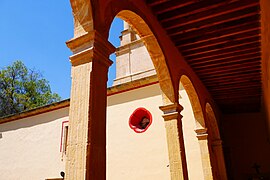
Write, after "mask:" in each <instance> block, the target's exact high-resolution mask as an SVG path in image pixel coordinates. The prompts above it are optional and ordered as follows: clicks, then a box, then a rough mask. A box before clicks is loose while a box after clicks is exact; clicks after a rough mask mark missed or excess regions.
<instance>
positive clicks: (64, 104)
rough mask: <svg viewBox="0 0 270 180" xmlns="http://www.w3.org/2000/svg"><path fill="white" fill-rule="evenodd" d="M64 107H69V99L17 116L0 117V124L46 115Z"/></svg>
mask: <svg viewBox="0 0 270 180" xmlns="http://www.w3.org/2000/svg"><path fill="white" fill-rule="evenodd" d="M65 107H69V99H67V100H64V101H60V102H56V103H53V104H49V105H46V106H42V107H38V108H35V109H30V110H27V111H24V112H21V113H18V114H12V115H9V116H5V117H1V118H0V124H2V123H6V122H10V121H15V120H17V119H22V118H27V117H30V116H36V115H38V114H42V113H46V112H50V111H55V110H57V109H61V108H65Z"/></svg>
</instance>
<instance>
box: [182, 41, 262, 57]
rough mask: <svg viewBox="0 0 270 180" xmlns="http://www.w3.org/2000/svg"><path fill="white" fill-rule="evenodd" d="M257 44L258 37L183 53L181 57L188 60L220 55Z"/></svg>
mask: <svg viewBox="0 0 270 180" xmlns="http://www.w3.org/2000/svg"><path fill="white" fill-rule="evenodd" d="M258 42H260V40H259V37H255V38H247V39H244V40H242V41H239V42H229V43H226V44H223V45H219V46H215V47H212V48H205V49H202V50H200V51H199V50H197V51H191V52H183V53H182V54H183V56H184V57H185V58H189V57H191V58H192V57H194V56H200V55H202V56H204V55H205V54H209V53H212V54H215V53H220V52H227V51H230V50H231V51H234V49H236V50H237V49H238V48H242V47H246V46H247V45H251V46H252V45H253V44H257V43H258ZM220 54H221V53H220Z"/></svg>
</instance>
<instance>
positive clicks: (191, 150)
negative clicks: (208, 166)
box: [179, 75, 205, 179]
mask: <svg viewBox="0 0 270 180" xmlns="http://www.w3.org/2000/svg"><path fill="white" fill-rule="evenodd" d="M179 104H180V105H181V106H183V110H182V112H181V115H182V116H183V117H182V124H183V134H184V144H185V152H186V160H187V167H188V176H189V179H201V178H202V177H204V171H203V162H202V161H203V160H202V154H201V147H200V144H199V143H198V138H197V137H196V136H197V133H196V132H195V130H196V129H200V130H202V129H204V127H205V124H204V119H203V114H202V108H201V106H200V102H199V99H198V96H197V93H196V91H195V88H194V87H193V84H192V83H191V81H190V80H189V78H188V77H187V76H185V75H183V76H182V77H181V79H180V85H179ZM198 119H199V120H198Z"/></svg>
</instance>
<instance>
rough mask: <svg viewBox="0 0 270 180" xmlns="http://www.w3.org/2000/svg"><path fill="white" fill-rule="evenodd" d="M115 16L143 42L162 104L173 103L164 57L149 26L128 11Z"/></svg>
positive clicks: (169, 78) (172, 91)
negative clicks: (155, 76) (155, 77)
mask: <svg viewBox="0 0 270 180" xmlns="http://www.w3.org/2000/svg"><path fill="white" fill-rule="evenodd" d="M116 16H117V17H119V18H121V19H122V20H124V21H126V22H127V23H128V24H129V25H130V26H131V27H132V28H133V29H134V30H135V31H136V33H137V34H138V35H139V36H140V38H141V39H142V40H143V42H144V44H145V47H146V49H147V51H148V53H149V55H150V57H151V59H152V62H153V65H154V67H155V70H156V72H157V77H158V80H159V84H160V88H161V90H162V95H163V103H164V104H171V103H175V102H176V99H175V93H174V87H173V84H172V80H171V75H170V72H169V69H168V67H167V64H166V60H165V56H164V54H163V51H162V49H161V48H160V45H159V43H158V41H157V39H156V37H155V36H154V34H153V32H152V31H151V29H150V28H149V26H148V25H147V24H146V22H145V21H144V20H143V19H142V18H141V17H140V16H139V15H137V14H136V13H134V12H132V11H130V10H122V11H120V12H119V13H118V14H117V15H116Z"/></svg>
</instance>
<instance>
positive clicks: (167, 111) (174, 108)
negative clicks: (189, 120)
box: [159, 103, 183, 121]
mask: <svg viewBox="0 0 270 180" xmlns="http://www.w3.org/2000/svg"><path fill="white" fill-rule="evenodd" d="M159 109H160V110H161V111H163V113H164V115H162V117H163V118H164V120H165V121H169V120H174V119H178V118H182V115H181V114H180V112H181V111H182V110H183V107H182V106H181V105H180V104H178V103H174V104H168V105H165V106H160V107H159Z"/></svg>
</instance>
